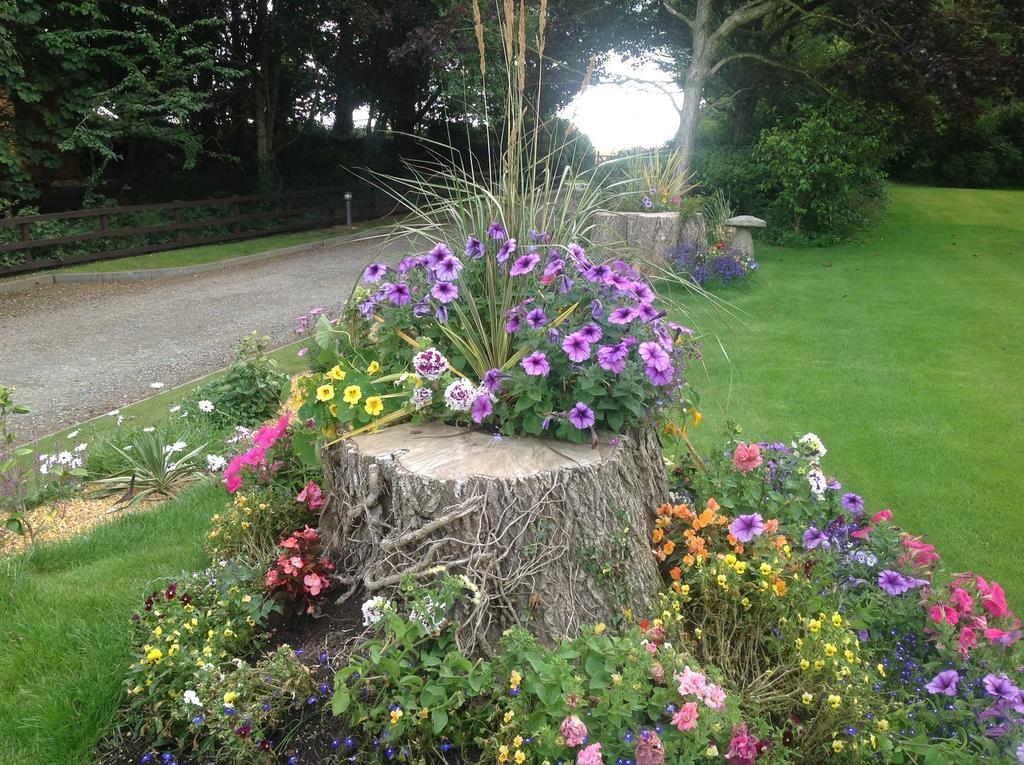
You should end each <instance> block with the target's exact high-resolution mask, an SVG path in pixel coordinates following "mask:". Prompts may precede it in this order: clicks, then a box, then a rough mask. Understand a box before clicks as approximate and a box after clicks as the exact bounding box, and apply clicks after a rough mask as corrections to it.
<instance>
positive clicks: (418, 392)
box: [409, 388, 434, 412]
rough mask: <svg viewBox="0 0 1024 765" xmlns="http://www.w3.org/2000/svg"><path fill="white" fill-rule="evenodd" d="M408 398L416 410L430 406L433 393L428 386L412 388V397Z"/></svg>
mask: <svg viewBox="0 0 1024 765" xmlns="http://www.w3.org/2000/svg"><path fill="white" fill-rule="evenodd" d="M409 400H410V401H412V405H413V406H414V407H415V408H416V411H417V412H418V411H420V410H421V409H426V408H427V407H428V406H430V404H431V403H432V402H433V400H434V394H433V392H432V391H431V390H430V388H416V389H414V390H413V392H412V397H411V398H410V399H409Z"/></svg>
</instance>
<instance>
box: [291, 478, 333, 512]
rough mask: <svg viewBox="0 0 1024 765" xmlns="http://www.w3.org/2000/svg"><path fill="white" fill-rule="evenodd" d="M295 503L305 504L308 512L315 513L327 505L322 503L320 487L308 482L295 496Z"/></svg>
mask: <svg viewBox="0 0 1024 765" xmlns="http://www.w3.org/2000/svg"><path fill="white" fill-rule="evenodd" d="M295 501H296V502H298V503H300V504H301V503H303V502H305V503H306V504H307V505H308V506H309V509H310V510H313V511H316V510H319V509H320V508H321V507H323V506H324V505H326V504H327V503H326V502H325V501H324V498H323V492H321V491H320V487H319V486H317V485H316V483H315V482H313V481H309V482H308V483H307V484H306V485H305V486H304V487H303V489H302V491H300V492H299V493H298V494H297V495H295Z"/></svg>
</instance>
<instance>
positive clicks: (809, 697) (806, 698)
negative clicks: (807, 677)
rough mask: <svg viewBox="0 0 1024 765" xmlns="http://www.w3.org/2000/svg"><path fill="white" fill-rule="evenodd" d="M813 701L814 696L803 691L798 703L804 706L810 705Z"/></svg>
mask: <svg viewBox="0 0 1024 765" xmlns="http://www.w3.org/2000/svg"><path fill="white" fill-rule="evenodd" d="M813 700H814V696H812V695H811V694H809V693H808V692H807V691H804V695H803V696H801V697H800V701H802V702H803V703H804V706H806V705H808V704H810V703H811V702H812V701H813Z"/></svg>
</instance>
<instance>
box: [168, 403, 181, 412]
mask: <svg viewBox="0 0 1024 765" xmlns="http://www.w3.org/2000/svg"><path fill="white" fill-rule="evenodd" d="M180 411H181V404H177V405H175V406H172V407H171V409H170V412H171V414H174V413H175V412H180Z"/></svg>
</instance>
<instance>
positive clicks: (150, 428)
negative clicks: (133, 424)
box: [142, 425, 156, 433]
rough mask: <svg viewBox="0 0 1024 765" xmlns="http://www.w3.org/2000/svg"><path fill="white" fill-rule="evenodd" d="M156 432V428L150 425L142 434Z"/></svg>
mask: <svg viewBox="0 0 1024 765" xmlns="http://www.w3.org/2000/svg"><path fill="white" fill-rule="evenodd" d="M154 430H156V428H154V427H153V426H152V425H150V426H149V427H148V428H143V429H142V432H143V433H152V432H153V431H154Z"/></svg>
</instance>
